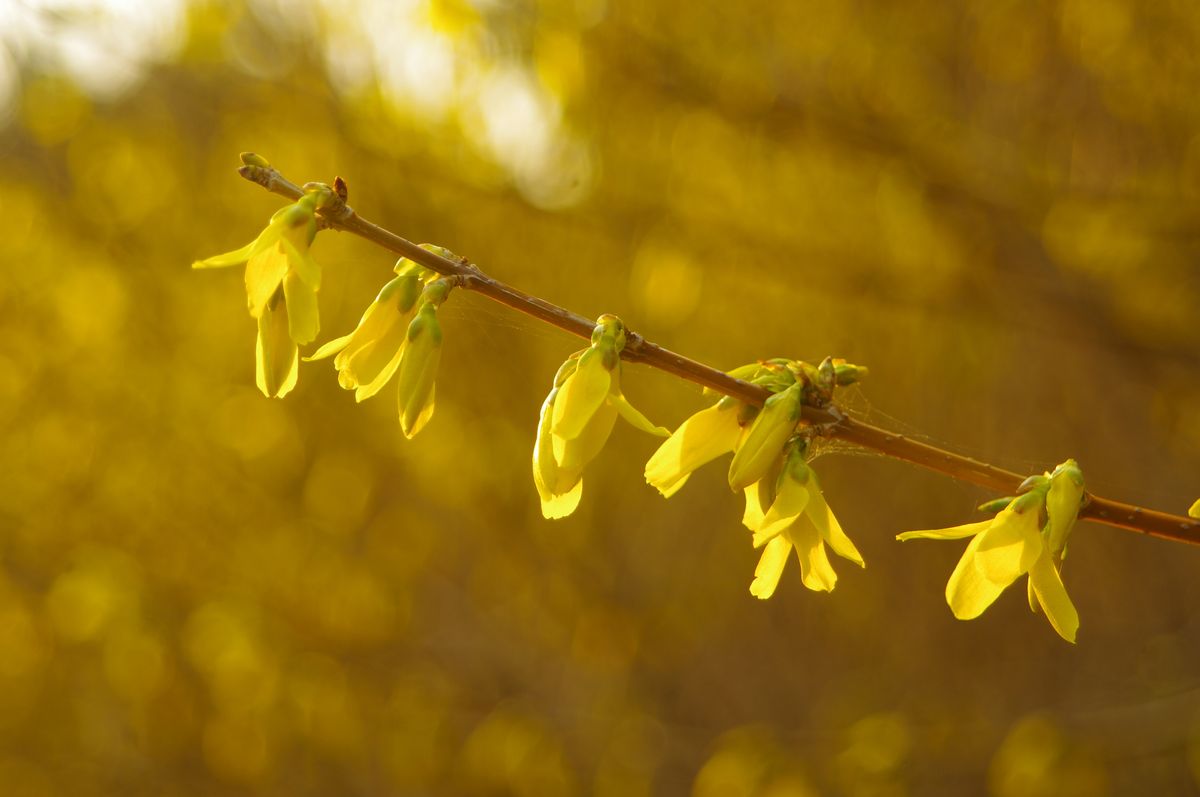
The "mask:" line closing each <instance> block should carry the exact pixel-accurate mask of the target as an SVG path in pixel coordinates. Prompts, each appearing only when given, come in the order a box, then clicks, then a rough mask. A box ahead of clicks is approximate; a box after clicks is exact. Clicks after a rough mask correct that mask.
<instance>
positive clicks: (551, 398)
mask: <svg viewBox="0 0 1200 797" xmlns="http://www.w3.org/2000/svg"><path fill="white" fill-rule="evenodd" d="M624 347H625V326H624V324H622V323H621V320H620V319H619V318H617V317H616V316H613V315H603V316H600V318H599V320H598V321H597V322H596V329H595V331H594V332H593V333H592V345H591V347H589V348H587V349H584V350H583V351H580V352H576V353H575V354H572V355H571V357H570V358H568V360H567V362H565V363H563V365H562V367H561V368H559V370H558V373H557V374H556V375H555V377H554V385H553V387H552V388H551V390H550V394H549V395H548V396H546V400H545V401H544V402H543V403H542V410H541V413H540V415H539V419H538V431H537V438H536V440H535V442H534V446H533V483H534V485H535V486H536V487H537V491H538V495H539V497H540V498H541V503H542V514H543V515H544V516H545V517H547V518H562V517H566V516H567V515H569V514H571V513H572V512H574V511H575V507H577V506H578V505H579V499H580V497H581V496H582V494H583V469H584V468H585V467H586V466H587V464H588V463H589V462H591V461H592V460H593V459H594V458H595V457H596V455H597V454H599V453H600V450H601V449H602V448H603V447H604V444H605V442H607V440H608V436H609V434H610V433H611V432H612V428H613V424H614V423H616V420H617V416H618V415H620V416H621V417H622V418H624V419H625V420H626V421H628V422H629V423H630V424H632V425H633V426H635V427H637V428H638V429H641V430H642V431H644V432H649V433H650V434H654V435H659V436H662V437H667V436H669V435H670V431H668V430H667V429H664V428H662V427H661V426H655V425H654V424H653V423H651V422H650V421H649V420H648V419H647V418H646V416H644V415H642V413H640V412H638V410H637V409H636V408H634V407H633V405H631V404H630V403H629V401H628V400H627V399H626V398H625V396H624V394H623V393H622V392H621V349H623V348H624Z"/></svg>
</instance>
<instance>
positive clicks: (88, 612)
mask: <svg viewBox="0 0 1200 797" xmlns="http://www.w3.org/2000/svg"><path fill="white" fill-rule="evenodd" d="M1198 85H1200V8H1198V7H1197V6H1196V5H1195V4H1194V3H1192V2H1168V1H1167V0H1163V2H1156V3H1148V4H1141V3H1136V2H1134V1H1133V0H1062V1H1061V2H1046V3H1040V2H1033V0H1000V1H998V2H997V1H992V0H981V1H979V2H973V3H962V4H958V3H955V4H950V3H930V2H924V3H918V2H878V3H867V2H853V0H841V1H840V2H805V3H773V2H753V3H744V4H741V3H718V2H699V3H697V2H691V1H689V2H682V1H681V0H654V2H641V1H640V0H607V2H606V0H575V2H566V1H564V2H535V0H526V1H525V2H512V3H508V2H499V1H498V0H476V1H475V2H468V0H448V1H445V2H443V1H442V0H437V1H436V2H431V1H430V0H410V1H409V2H388V1H387V0H339V2H333V0H326V1H325V2H318V3H311V4H304V3H298V2H287V0H261V2H251V3H249V4H246V5H241V4H237V3H232V2H231V3H220V2H217V3H209V2H190V3H189V2H184V0H155V2H145V3H132V2H116V0H113V1H112V2H107V3H106V2H100V1H99V0H56V1H55V2H48V1H47V2H41V1H39V0H8V2H7V3H0V159H2V164H3V169H2V170H0V218H2V220H3V229H2V231H0V263H2V265H0V336H2V339H3V341H4V345H3V346H2V347H0V424H2V428H3V434H2V436H0V475H2V477H3V479H2V485H0V793H2V794H4V795H6V797H34V796H35V795H36V796H38V797H41V796H42V795H85V796H86V795H139V794H147V795H149V794H154V795H180V796H183V795H229V794H235V795H236V794H247V795H300V794H322V795H329V794H355V795H418V794H439V795H440V794H490V795H504V794H513V795H523V796H529V797H533V796H534V795H538V796H539V797H540V796H541V795H547V796H548V797H555V796H557V795H563V796H567V795H591V794H595V795H630V796H634V797H636V796H637V795H650V794H663V795H687V794H693V795H697V796H698V797H716V796H717V795H730V796H731V797H738V796H739V795H746V796H747V797H749V796H750V795H762V796H763V797H768V796H769V797H800V796H801V795H806V796H807V795H826V794H829V795H851V796H857V795H887V796H889V797H891V796H892V795H895V796H897V797H899V795H906V794H948V795H957V794H982V793H990V794H994V795H1001V796H1003V797H1007V795H1079V796H1080V797H1083V796H1084V795H1110V794H1111V795H1124V794H1184V793H1195V792H1196V791H1197V789H1198V788H1200V785H1198V784H1200V672H1198V670H1197V661H1200V619H1197V617H1198V616H1197V612H1196V609H1195V607H1196V606H1197V605H1200V577H1198V575H1200V550H1198V549H1195V548H1189V547H1186V546H1182V545H1175V544H1170V543H1166V542H1161V541H1156V540H1146V539H1139V538H1137V537H1136V536H1135V535H1133V534H1129V533H1126V532H1123V531H1119V530H1116V529H1112V528H1108V527H1102V526H1096V525H1092V524H1083V525H1082V526H1081V527H1080V528H1079V529H1078V530H1077V531H1076V533H1075V538H1074V542H1073V543H1072V554H1071V559H1070V561H1069V563H1068V566H1067V568H1066V571H1065V580H1066V583H1067V587H1068V589H1069V590H1070V592H1071V594H1072V596H1073V598H1074V600H1075V603H1076V605H1077V606H1078V607H1079V611H1080V615H1081V617H1082V627H1081V630H1080V635H1079V644H1078V645H1077V646H1074V647H1073V646H1070V645H1067V644H1065V643H1063V642H1062V641H1061V640H1059V639H1058V637H1057V636H1056V635H1055V634H1054V633H1053V631H1052V630H1051V629H1050V628H1049V626H1048V625H1047V624H1046V623H1045V621H1044V620H1043V619H1041V618H1037V617H1034V616H1032V615H1031V614H1030V612H1029V609H1028V607H1027V606H1026V603H1025V599H1024V596H1023V595H1022V594H1021V593H1022V592H1023V590H1016V589H1014V590H1011V591H1010V592H1009V593H1008V594H1005V595H1004V596H1003V597H1002V598H1001V599H1000V600H999V601H998V602H997V604H996V605H995V606H994V607H993V608H992V609H990V610H989V611H988V612H987V614H986V615H984V616H983V617H982V618H980V619H979V620H976V621H972V622H969V623H963V622H959V621H956V620H955V619H954V618H953V617H952V616H951V614H950V612H949V610H948V609H947V607H946V605H945V601H944V598H943V588H944V584H945V581H946V578H947V576H948V575H949V573H950V570H951V569H952V567H953V565H954V562H955V561H957V558H958V556H959V555H960V553H961V546H960V545H957V544H953V543H942V544H935V543H909V544H906V545H904V546H901V545H899V544H897V543H895V542H894V541H893V540H892V538H893V536H894V535H895V534H896V533H897V532H899V531H902V530H905V529H911V528H928V527H936V526H939V525H948V524H953V523H961V522H965V521H966V520H968V519H977V518H978V516H975V515H973V514H972V512H973V507H974V506H975V504H976V503H978V502H979V501H981V500H984V499H986V498H990V497H992V496H991V495H989V494H987V493H985V492H983V491H980V490H977V489H975V488H972V487H970V486H967V485H962V484H957V483H955V482H952V481H950V480H947V479H945V478H942V477H940V476H937V475H935V474H931V473H926V472H923V471H919V470H916V469H914V468H911V467H909V466H906V465H903V464H901V463H896V462H892V461H890V460H886V459H883V458H880V457H871V456H829V457H824V458H822V459H820V460H819V461H818V462H817V469H818V470H819V471H820V473H821V476H822V479H823V484H824V487H825V490H826V494H827V496H828V498H829V501H830V503H831V505H832V506H833V508H834V510H835V511H837V512H838V514H839V516H840V517H841V519H842V522H843V525H844V526H845V527H846V529H847V531H848V532H849V533H850V534H851V536H852V537H854V539H855V540H856V541H857V543H858V545H859V548H860V549H861V550H862V552H863V554H864V555H865V557H866V559H867V563H868V564H867V569H866V570H865V571H859V570H858V569H857V568H854V567H852V566H849V565H848V564H846V563H839V564H838V569H839V573H840V575H841V576H842V578H841V581H840V583H839V585H838V588H837V589H836V590H835V591H834V592H833V593H832V594H831V595H824V594H815V593H812V592H809V591H807V590H805V589H803V588H802V586H801V584H800V579H799V574H798V570H797V569H796V566H795V564H794V563H793V564H791V565H789V569H788V570H787V571H785V573H784V578H783V582H782V584H781V586H780V589H779V592H778V593H777V594H776V596H775V597H774V598H773V599H772V600H771V601H769V602H760V601H757V600H755V599H754V598H753V597H751V596H750V594H749V593H748V591H747V587H748V585H749V583H750V580H751V577H752V573H753V570H754V565H755V562H756V561H757V553H756V552H755V551H753V550H752V549H751V546H750V543H749V534H748V533H747V532H746V531H745V530H744V529H743V528H742V527H741V526H740V524H739V518H740V516H741V501H740V498H739V497H737V496H734V495H732V494H730V493H729V492H728V490H727V489H726V488H725V487H724V468H723V467H722V466H720V465H713V466H711V467H708V468H706V469H704V470H702V471H701V472H700V473H698V474H697V475H696V477H695V478H694V479H693V481H692V483H691V484H689V485H688V487H687V488H685V489H684V490H683V491H682V492H681V493H680V494H679V495H678V496H676V497H675V498H673V499H671V500H670V501H664V500H662V499H661V498H660V497H659V496H658V495H657V493H656V492H655V491H654V490H652V489H651V488H649V487H647V486H646V485H645V484H644V482H643V479H642V476H641V469H642V465H643V463H644V462H645V459H646V458H647V457H648V456H649V454H650V453H651V452H652V451H653V450H654V447H655V445H656V443H655V441H654V440H653V439H651V438H649V437H647V436H645V435H642V434H639V433H637V432H635V431H633V430H631V429H629V428H628V427H621V428H618V430H617V431H616V432H615V433H614V435H613V438H612V439H611V440H610V442H609V445H608V448H607V450H606V451H605V452H604V453H603V454H602V455H601V457H600V458H599V459H598V460H597V461H596V462H595V463H594V464H593V466H592V467H591V468H590V469H589V471H588V473H587V477H586V490H585V494H584V499H583V504H582V506H581V507H580V509H579V511H578V512H577V513H576V514H575V515H574V516H572V517H571V518H569V519H566V520H563V521H558V522H548V521H544V520H542V518H541V517H540V514H539V510H538V500H537V495H536V493H535V491H534V489H533V484H532V481H531V478H530V473H529V470H530V468H529V456H530V450H531V448H532V444H533V433H534V429H535V427H536V423H537V412H538V407H539V405H540V403H541V401H542V399H543V398H544V396H545V394H546V391H547V389H548V388H549V386H550V380H551V378H552V376H553V374H554V371H555V369H556V368H557V366H558V364H559V363H560V362H561V361H562V360H563V358H564V357H565V356H566V355H567V354H569V353H570V352H572V351H574V350H576V349H578V348H579V347H580V346H581V345H582V344H581V343H580V341H578V340H576V339H571V338H569V337H568V336H566V335H564V334H562V333H559V332H558V331H556V330H553V329H550V328H547V327H543V326H541V325H538V324H536V323H534V322H531V321H527V320H525V319H523V318H521V317H519V316H517V315H516V314H514V313H512V312H510V311H508V310H506V309H504V308H501V307H498V306H495V305H491V304H489V303H488V302H486V301H485V300H483V299H481V298H480V297H478V296H473V295H468V294H464V293H462V292H458V293H456V294H455V295H453V296H452V297H451V298H450V300H449V302H447V304H446V305H445V307H444V308H443V310H442V318H443V328H444V330H445V335H446V345H445V352H444V356H443V361H442V372H441V377H440V380H439V381H440V384H439V387H438V410H437V414H436V415H435V416H434V419H433V421H432V422H431V424H430V425H429V427H428V428H427V429H426V430H425V431H424V432H423V433H422V434H421V436H419V437H418V438H417V439H416V440H414V441H412V442H405V441H404V440H403V439H402V437H401V435H400V432H399V429H398V426H397V422H396V417H395V407H394V402H393V401H392V400H390V399H389V398H388V396H390V395H391V391H385V392H384V394H383V395H382V396H381V397H379V398H377V399H374V400H371V401H368V402H365V403H363V404H361V405H357V406H356V405H355V403H354V401H353V399H352V397H351V394H350V393H347V392H344V391H341V390H339V389H338V386H337V383H336V378H335V375H334V373H333V370H332V369H331V368H330V367H329V365H328V363H313V364H308V365H305V366H304V367H303V368H302V371H301V376H300V383H299V387H298V388H297V389H296V391H295V392H294V393H293V394H292V395H290V396H289V397H288V398H287V399H286V400H285V401H278V400H271V399H266V398H264V397H263V396H262V395H260V394H259V393H258V392H257V391H256V389H255V387H254V353H253V348H254V334H255V333H254V323H253V321H252V320H251V319H250V318H249V317H248V316H247V314H246V312H245V309H244V308H245V305H244V302H245V299H244V292H243V288H242V285H241V279H240V276H239V275H238V274H236V273H235V272H234V271H229V272H205V273H200V272H193V271H191V270H190V269H189V267H188V266H189V264H190V263H191V261H192V260H194V259H196V258H198V257H205V256H208V255H211V254H215V253H217V252H221V251H226V250H229V249H233V248H235V247H237V246H240V245H242V244H243V243H245V242H247V241H249V240H250V239H251V238H252V237H253V236H254V235H255V234H257V232H258V231H259V230H260V229H261V228H262V226H263V224H264V223H265V221H266V219H267V217H268V216H269V215H270V214H271V213H272V212H273V211H274V210H275V209H276V208H277V207H279V206H280V205H281V204H282V201H281V200H279V198H277V197H273V196H270V195H268V194H266V193H265V192H264V191H262V190H261V189H260V188H258V187H256V186H253V185H250V184H248V183H245V182H243V181H242V180H240V179H239V178H238V177H237V175H236V174H235V173H234V169H235V167H236V165H237V154H238V152H240V151H242V150H253V151H255V152H259V153H261V154H262V155H264V156H265V157H266V158H268V159H269V160H270V161H271V162H272V163H273V164H275V165H277V166H278V167H279V168H280V169H281V170H282V171H283V173H284V174H285V175H287V176H289V177H290V178H291V179H293V180H296V181H297V182H304V181H307V180H324V181H330V180H332V178H333V176H334V175H335V174H336V175H341V176H342V177H343V178H345V179H346V180H347V182H348V183H349V186H350V201H351V203H352V204H353V205H354V206H355V207H356V208H357V209H358V210H359V211H360V212H362V213H363V214H364V215H365V216H367V217H368V218H370V219H373V220H375V221H378V222H380V223H382V224H384V225H385V226H387V227H389V228H391V229H393V230H395V231H396V232H398V233H399V234H401V235H404V236H406V237H408V238H410V239H413V240H416V241H430V242H434V243H438V244H441V245H444V246H446V247H449V248H450V249H452V250H454V251H455V252H458V253H460V254H463V255H466V256H468V257H470V258H471V259H472V260H474V261H475V262H477V263H479V264H480V265H481V266H482V267H483V268H484V269H485V270H487V271H489V272H490V273H492V274H494V275H495V276H497V277H498V278H500V279H503V280H506V281H508V282H510V283H512V284H514V285H516V286H518V287H520V288H522V289H524V290H527V291H529V292H531V293H534V294H536V295H540V296H542V297H544V298H546V299H549V300H551V301H554V302H557V303H559V304H562V305H565V306H567V307H569V308H571V309H573V310H575V311H577V312H580V313H582V314H584V315H587V316H589V317H594V316H597V315H599V314H600V313H602V312H614V313H617V314H619V315H621V316H622V317H624V318H625V320H626V321H627V323H628V324H629V325H630V326H631V327H632V328H634V329H636V330H638V331H640V332H642V333H644V334H646V335H647V336H648V337H650V338H651V339H652V340H655V341H657V342H659V343H661V344H663V345H666V346H668V347H670V348H673V349H676V350H678V351H681V352H683V353H686V354H688V355H690V356H693V357H696V358H698V359H702V360H704V361H706V362H709V363H711V364H713V365H716V366H719V367H726V368H728V367H733V366H735V365H739V364H741V363H744V362H749V361H752V360H754V359H756V358H760V357H771V356H789V357H800V358H806V359H810V360H813V361H816V360H819V359H820V358H821V357H823V356H824V355H826V354H834V355H837V356H843V357H846V358H848V359H850V360H851V361H853V362H857V363H862V364H865V365H868V366H869V367H870V368H871V378H870V379H869V380H868V381H867V382H866V383H865V384H864V385H863V386H862V388H861V389H859V388H854V389H852V390H850V391H849V392H848V394H847V398H848V402H849V406H850V407H851V408H852V409H853V410H855V411H856V412H858V413H860V414H862V415H863V416H864V417H866V418H867V419H869V420H871V421H873V422H876V423H880V424H883V425H885V426H888V427H889V428H891V429H894V430H896V431H899V432H903V433H918V434H923V435H928V437H927V438H926V439H929V440H931V441H932V442H935V443H938V444H941V445H946V446H948V447H951V448H953V449H955V450H957V451H960V452H962V453H966V454H969V455H973V456H977V457H980V458H983V459H987V460H989V461H992V462H994V463H996V464H999V465H1002V466H1006V467H1009V468H1011V469H1014V470H1018V471H1021V472H1040V471H1041V470H1043V469H1044V468H1047V467H1051V466H1053V465H1054V464H1055V463H1057V462H1060V461H1062V460H1063V459H1065V458H1066V457H1068V456H1073V457H1076V458H1077V459H1078V460H1079V462H1080V464H1081V465H1082V467H1083V469H1084V472H1085V474H1086V475H1087V476H1088V479H1089V486H1090V487H1092V488H1093V489H1095V490H1096V491H1098V492H1100V493H1102V494H1105V495H1108V496H1110V497H1114V498H1119V499H1122V500H1128V501H1132V502H1137V503H1142V504H1144V505H1149V506H1154V507H1155V508H1160V509H1165V510H1169V511H1173V512H1176V513H1181V512H1183V511H1184V510H1185V509H1186V508H1187V506H1188V505H1189V504H1190V503H1191V501H1192V500H1193V499H1195V498H1196V497H1197V496H1198V495H1200V367H1198V366H1200V323H1197V314H1196V308H1197V306H1200V271H1198V267H1197V263H1198V262H1200V260H1198V255H1200V214H1198V211H1197V208H1200V204H1198V200H1200V104H1197V102H1196V88H1197V86H1198ZM313 252H314V255H315V256H316V258H317V259H318V260H319V261H320V262H321V263H322V264H323V266H324V268H325V282H324V286H323V290H322V293H321V312H322V316H323V318H322V322H323V331H322V337H321V339H322V340H326V339H328V338H330V337H333V336H335V335H339V334H344V333H345V332H347V331H349V330H350V329H351V328H352V327H353V325H354V323H355V322H356V321H357V319H358V316H359V314H360V313H361V311H362V309H363V308H364V307H365V306H366V304H367V303H368V302H369V301H370V299H371V298H372V297H373V296H374V294H375V292H376V291H377V290H378V288H379V286H380V285H381V284H382V283H383V282H384V281H385V280H386V279H387V277H388V275H389V274H390V267H391V265H392V262H393V259H392V258H391V257H390V256H389V255H388V254H387V253H385V252H383V251H381V250H378V249H375V248H373V247H372V246H370V245H368V244H366V243H364V242H362V241H360V240H356V239H353V238H351V237H350V236H347V235H344V234H336V233H322V234H321V235H320V236H319V237H318V239H317V242H316V244H315V246H314V249H313ZM624 386H625V391H626V394H627V395H628V396H629V397H630V399H631V400H632V401H634V402H635V403H636V404H637V405H638V406H639V407H640V408H642V409H643V410H644V411H645V412H646V413H647V414H648V415H649V416H650V417H651V418H653V419H654V420H655V421H657V422H659V423H664V424H668V425H672V426H673V425H675V424H677V423H678V422H679V421H680V420H682V419H683V418H684V417H686V416H687V415H688V414H690V413H691V412H693V411H695V410H696V409H698V408H699V407H701V406H702V404H703V399H702V397H701V396H700V394H699V390H698V389H697V388H695V387H694V386H691V385H688V384H684V383H680V382H677V381H676V380H674V379H672V378H669V377H667V376H665V375H662V374H660V373H657V372H653V371H650V370H648V369H646V368H643V367H636V366H635V367H628V368H627V369H626V372H625V378H624Z"/></svg>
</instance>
